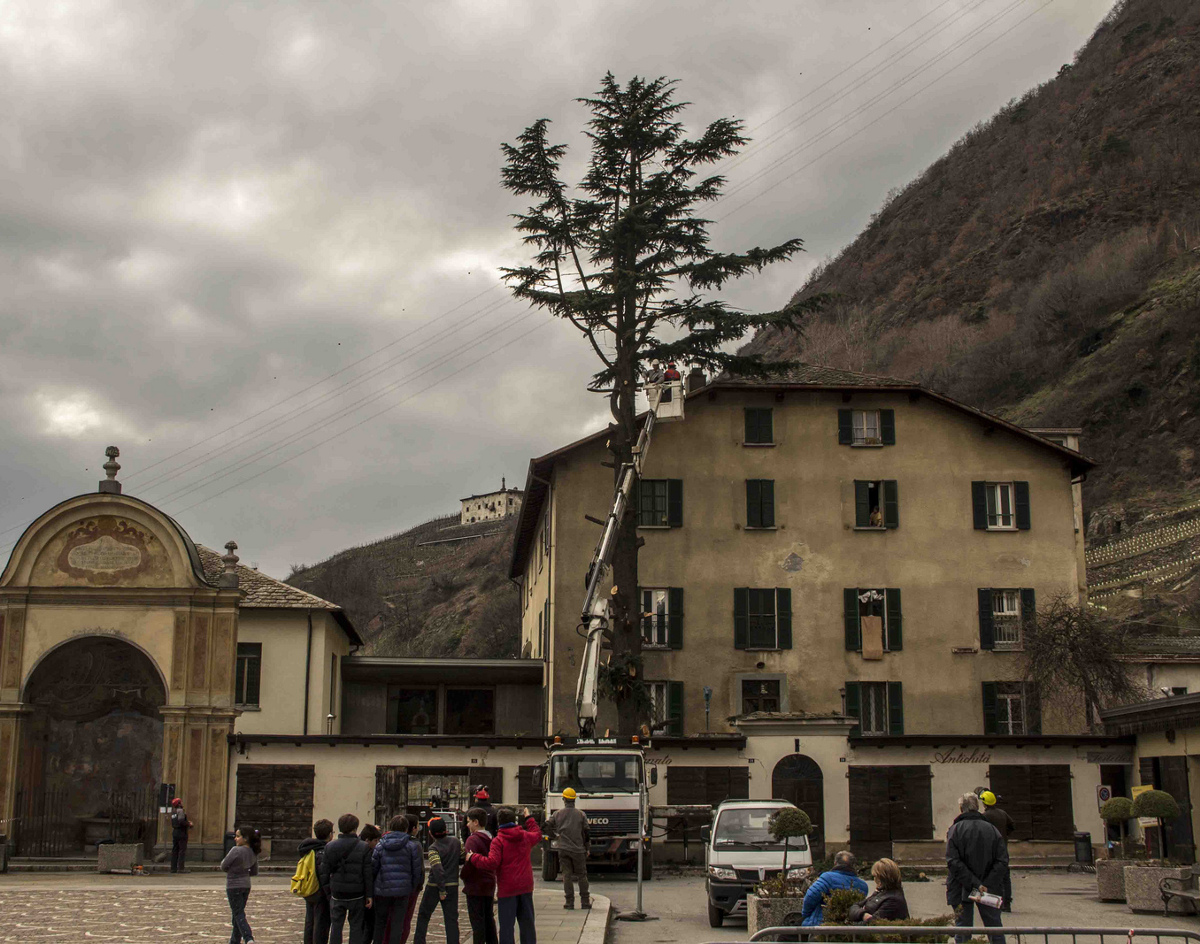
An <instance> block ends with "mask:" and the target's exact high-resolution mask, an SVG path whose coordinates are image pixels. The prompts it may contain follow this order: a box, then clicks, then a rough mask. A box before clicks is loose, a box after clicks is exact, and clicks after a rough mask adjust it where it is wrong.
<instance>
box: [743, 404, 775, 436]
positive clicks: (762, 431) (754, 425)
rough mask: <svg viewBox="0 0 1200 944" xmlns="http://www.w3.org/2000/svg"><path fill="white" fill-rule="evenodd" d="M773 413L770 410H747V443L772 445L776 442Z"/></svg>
mask: <svg viewBox="0 0 1200 944" xmlns="http://www.w3.org/2000/svg"><path fill="white" fill-rule="evenodd" d="M771 412H772V411H771V410H770V409H769V408H766V409H762V408H757V407H747V408H746V436H745V441H746V442H748V443H771V442H774V441H775V437H774V432H775V431H774V429H773V426H774V424H773V423H772V416H771Z"/></svg>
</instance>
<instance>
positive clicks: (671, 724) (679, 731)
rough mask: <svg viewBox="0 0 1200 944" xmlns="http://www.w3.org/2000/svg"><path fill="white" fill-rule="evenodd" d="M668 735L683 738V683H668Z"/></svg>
mask: <svg viewBox="0 0 1200 944" xmlns="http://www.w3.org/2000/svg"><path fill="white" fill-rule="evenodd" d="M667 734H669V735H671V736H672V737H683V682H667Z"/></svg>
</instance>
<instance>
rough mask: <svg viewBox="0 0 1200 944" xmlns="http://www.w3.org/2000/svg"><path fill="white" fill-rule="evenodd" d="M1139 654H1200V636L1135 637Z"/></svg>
mask: <svg viewBox="0 0 1200 944" xmlns="http://www.w3.org/2000/svg"><path fill="white" fill-rule="evenodd" d="M1133 648H1134V649H1135V650H1136V651H1138V652H1164V653H1165V652H1178V653H1189V654H1191V653H1200V636H1135V637H1134V638H1133Z"/></svg>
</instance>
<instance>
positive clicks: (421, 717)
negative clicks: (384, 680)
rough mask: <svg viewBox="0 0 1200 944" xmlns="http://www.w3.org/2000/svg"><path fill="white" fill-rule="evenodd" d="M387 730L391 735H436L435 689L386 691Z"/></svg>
mask: <svg viewBox="0 0 1200 944" xmlns="http://www.w3.org/2000/svg"><path fill="white" fill-rule="evenodd" d="M388 730H389V731H390V732H391V733H392V734H437V733H438V717H437V689H436V688H401V687H400V686H391V687H390V688H389V689H388Z"/></svg>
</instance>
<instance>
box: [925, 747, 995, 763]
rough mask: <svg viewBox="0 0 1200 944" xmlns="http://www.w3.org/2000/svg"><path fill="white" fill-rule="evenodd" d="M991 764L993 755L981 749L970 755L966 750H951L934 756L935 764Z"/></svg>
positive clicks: (976, 749)
mask: <svg viewBox="0 0 1200 944" xmlns="http://www.w3.org/2000/svg"><path fill="white" fill-rule="evenodd" d="M991 762H992V755H991V754H989V753H988V752H987V751H981V750H980V749H979V748H975V749H974V750H973V751H971V753H969V754H968V753H967V751H966V750H965V749H964V748H951V749H950V750H948V751H942V752H939V753H935V754H934V755H933V763H935V764H990V763H991Z"/></svg>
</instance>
